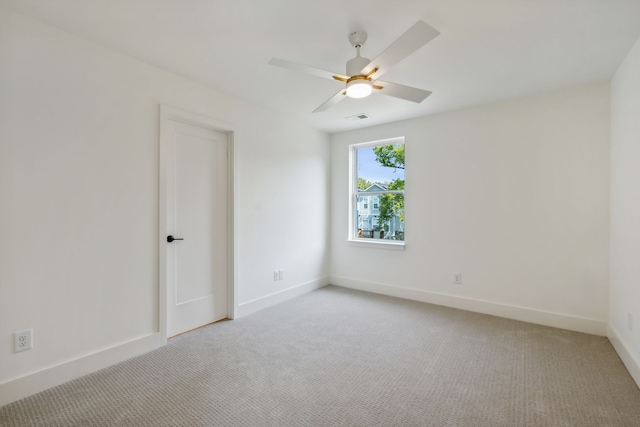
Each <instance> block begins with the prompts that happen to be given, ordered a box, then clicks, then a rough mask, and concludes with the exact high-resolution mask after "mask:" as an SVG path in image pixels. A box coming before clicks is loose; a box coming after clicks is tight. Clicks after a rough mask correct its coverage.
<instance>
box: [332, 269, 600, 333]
mask: <svg viewBox="0 0 640 427" xmlns="http://www.w3.org/2000/svg"><path fill="white" fill-rule="evenodd" d="M330 283H331V284H333V285H336V286H342V287H344V288H351V289H357V290H361V291H367V292H373V293H377V294H382V295H389V296H393V297H398V298H403V299H410V300H414V301H421V302H426V303H430V304H436V305H443V306H446V307H452V308H459V309H462V310H467V311H473V312H476V313H483V314H490V315H493V316H498V317H505V318H507V319H514V320H520V321H523V322H529V323H535V324H538V325H544V326H552V327H555V328H561V329H568V330H571V331H577V332H584V333H588V334H593V335H600V336H606V335H607V322H606V321H603V320H597V319H589V318H584V317H578V316H570V315H566V314H560V313H553V312H549V311H542V310H536V309H531V308H527V307H520V306H515V305H507V304H500V303H496V302H491V301H485V300H479V299H473V298H465V297H460V296H456V295H449V294H442V293H438V292H429V291H423V290H418V289H410V288H403V287H399V286H392V285H387V284H383V283H375V282H368V281H363V280H358V279H352V278H348V277H340V276H332V277H331V280H330Z"/></svg>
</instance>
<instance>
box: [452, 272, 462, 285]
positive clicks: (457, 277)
mask: <svg viewBox="0 0 640 427" xmlns="http://www.w3.org/2000/svg"><path fill="white" fill-rule="evenodd" d="M453 284H454V285H461V284H462V273H453Z"/></svg>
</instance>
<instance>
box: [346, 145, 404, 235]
mask: <svg viewBox="0 0 640 427" xmlns="http://www.w3.org/2000/svg"><path fill="white" fill-rule="evenodd" d="M350 149H351V150H350V156H351V182H352V185H351V203H350V206H351V207H350V209H351V227H350V240H357V241H368V242H376V243H400V242H402V241H404V185H405V178H404V173H405V167H404V165H405V150H404V138H393V139H388V140H384V141H375V142H367V143H363V144H353V145H351V147H350ZM369 206H372V207H373V209H371V210H370V209H369ZM394 241H395V242H394Z"/></svg>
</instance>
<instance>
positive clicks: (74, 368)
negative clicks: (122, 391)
mask: <svg viewBox="0 0 640 427" xmlns="http://www.w3.org/2000/svg"><path fill="white" fill-rule="evenodd" d="M166 343H167V339H166V338H164V337H163V336H162V335H161V334H159V333H154V334H150V335H146V336H144V337H140V338H136V339H133V340H131V341H128V342H125V343H122V344H117V345H114V346H112V347H108V348H105V349H102V350H99V351H96V352H94V353H90V354H86V355H84V356H81V357H78V358H75V359H71V360H67V361H65V362H62V363H59V364H57V365H53V366H50V367H48V368H44V369H42V370H39V371H36V372H32V373H30V374H27V375H23V376H21V377H18V378H14V379H10V380H8V381H7V382H4V383H2V384H0V406H3V405H6V404H9V403H11V402H15V401H16V400H19V399H22V398H24V397H27V396H31V395H32V394H35V393H39V392H41V391H44V390H46V389H48V388H51V387H55V386H57V385H60V384H64V383H66V382H68V381H71V380H74V379H76V378H80V377H82V376H84V375H87V374H90V373H92V372H96V371H98V370H100V369H104V368H106V367H109V366H111V365H114V364H116V363H120V362H123V361H125V360H127V359H130V358H132V357H135V356H139V355H141V354H144V353H147V352H149V351H151V350H155V349H156V348H159V347H162V346H164V345H166Z"/></svg>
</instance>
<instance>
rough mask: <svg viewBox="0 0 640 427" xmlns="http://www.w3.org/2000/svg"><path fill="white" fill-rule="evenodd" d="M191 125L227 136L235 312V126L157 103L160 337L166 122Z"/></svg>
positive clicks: (230, 293)
mask: <svg viewBox="0 0 640 427" xmlns="http://www.w3.org/2000/svg"><path fill="white" fill-rule="evenodd" d="M170 120H173V121H178V122H182V123H187V124H192V125H195V126H200V127H204V128H207V129H211V130H214V131H216V132H221V133H224V134H226V135H227V144H228V150H227V313H228V318H229V319H234V318H235V314H236V301H237V298H236V288H237V287H236V279H235V278H236V274H235V273H236V262H235V260H236V256H235V255H236V254H235V248H236V245H235V235H236V232H235V231H236V230H235V220H234V219H235V216H234V212H235V200H236V198H235V180H234V175H235V174H234V170H235V168H234V165H235V150H234V134H235V129H234V127H233V126H232V125H231V124H229V123H226V122H223V121H220V120H216V119H213V118H210V117H206V116H203V115H200V114H196V113H192V112H190V111H186V110H182V109H179V108H175V107H171V106H168V105H164V104H160V138H159V146H160V156H159V176H158V183H159V188H158V317H157V322H158V325H157V329H158V332H159V334H160V336H161V337H164V338H165V339H166V337H167V301H168V295H167V241H166V236H167V235H168V234H169V224H167V211H168V197H167V196H168V185H167V170H168V162H169V153H168V149H167V148H168V145H169V143H170V142H171V134H170V131H169V121H170Z"/></svg>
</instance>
